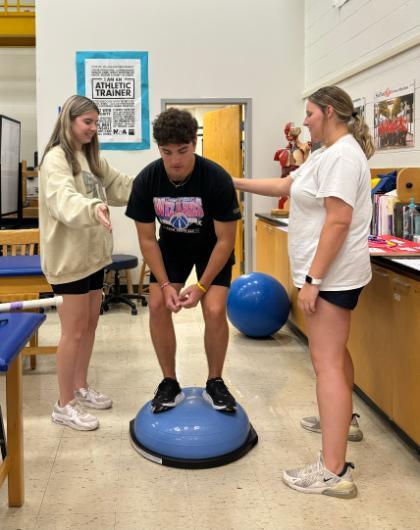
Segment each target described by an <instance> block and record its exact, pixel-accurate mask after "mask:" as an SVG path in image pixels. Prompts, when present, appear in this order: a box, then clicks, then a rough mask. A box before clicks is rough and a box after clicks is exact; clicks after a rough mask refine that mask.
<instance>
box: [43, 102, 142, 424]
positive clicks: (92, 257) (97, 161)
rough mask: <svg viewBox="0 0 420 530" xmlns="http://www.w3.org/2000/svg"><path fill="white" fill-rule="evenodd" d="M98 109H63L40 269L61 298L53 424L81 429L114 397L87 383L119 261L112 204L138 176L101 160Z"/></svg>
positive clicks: (47, 175) (49, 168)
mask: <svg viewBox="0 0 420 530" xmlns="http://www.w3.org/2000/svg"><path fill="white" fill-rule="evenodd" d="M98 117H99V109H98V107H97V106H96V105H95V103H94V102H93V101H91V100H90V99H88V98H86V97H83V96H71V97H70V98H69V99H68V100H67V101H66V102H65V103H64V105H63V107H62V110H61V112H60V115H59V117H58V120H57V123H56V125H55V128H54V131H53V133H52V135H51V138H50V140H49V142H48V144H47V147H46V148H45V152H44V156H43V158H42V161H41V165H40V183H39V222H40V236H41V265H42V270H43V272H44V274H45V276H46V278H47V280H48V281H49V282H50V284H51V285H52V288H53V291H54V293H56V294H59V295H62V296H63V299H64V301H63V304H62V305H61V306H60V307H59V308H58V313H59V317H60V323H61V337H60V341H59V344H58V348H57V374H58V384H59V399H58V401H57V403H56V404H55V405H54V408H53V413H52V419H53V421H54V422H56V423H60V424H64V425H67V426H69V427H71V428H73V429H77V430H93V429H96V428H98V427H99V421H98V419H97V418H96V416H94V415H93V414H89V413H88V412H86V411H85V407H88V408H93V409H108V408H111V407H112V400H111V399H110V398H109V397H108V396H105V395H104V394H102V393H100V392H98V391H96V390H95V389H93V388H91V387H90V386H89V384H88V381H87V374H88V367H89V361H90V358H91V355H92V349H93V344H94V340H95V330H96V326H97V322H98V317H99V311H100V306H101V301H102V287H103V280H104V267H106V266H107V265H109V264H110V263H111V261H112V259H111V254H112V235H111V230H112V228H111V221H110V218H109V210H108V205H109V204H110V205H113V206H124V205H125V204H126V203H127V201H128V198H129V195H130V192H131V186H132V181H133V179H132V177H129V176H127V175H123V174H122V173H119V172H118V171H116V170H115V169H113V168H112V167H111V166H109V165H108V163H107V162H106V161H105V160H104V159H102V158H100V156H99V142H98V135H97V123H98Z"/></svg>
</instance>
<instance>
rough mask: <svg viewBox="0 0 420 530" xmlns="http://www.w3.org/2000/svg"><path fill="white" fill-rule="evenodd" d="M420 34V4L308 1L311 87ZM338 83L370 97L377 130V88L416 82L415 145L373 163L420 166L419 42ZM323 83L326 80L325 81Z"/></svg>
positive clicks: (383, 155) (386, 153) (357, 94)
mask: <svg viewBox="0 0 420 530" xmlns="http://www.w3.org/2000/svg"><path fill="white" fill-rule="evenodd" d="M415 36H417V37H420V2H418V1H412V0H393V1H392V2H391V1H388V0H378V1H376V0H349V1H348V2H347V3H345V4H344V5H343V6H342V7H341V8H339V9H338V8H334V7H333V6H332V1H331V0H306V1H305V79H306V88H305V90H308V88H310V86H316V85H318V84H319V83H320V82H321V81H322V79H324V80H326V84H329V80H330V79H332V78H334V77H335V76H337V75H338V74H339V73H340V72H341V73H343V72H345V71H346V69H347V71H349V72H350V70H351V69H352V68H357V65H361V64H362V63H363V62H364V61H365V60H367V58H370V59H373V58H374V57H375V55H376V56H378V54H379V53H382V52H383V51H384V50H387V49H388V50H391V49H392V47H393V46H395V45H396V44H398V43H401V42H403V41H404V40H405V41H407V40H408V39H412V40H415V39H413V37H415ZM344 77H345V78H344V79H342V80H341V81H340V82H339V83H338V84H339V85H340V86H341V87H342V88H344V89H345V90H347V91H348V92H349V94H350V95H351V96H352V97H353V98H359V97H365V98H366V120H367V123H368V125H369V126H370V127H371V128H372V134H373V113H374V96H375V91H379V90H381V89H385V88H388V87H389V88H391V89H396V88H398V87H400V86H402V85H403V84H405V83H408V82H410V81H412V80H413V79H414V80H415V85H416V90H415V98H417V104H416V102H415V124H414V126H415V135H416V139H415V145H414V147H413V148H405V149H392V150H387V151H380V152H377V153H375V155H374V156H373V157H372V158H371V160H370V161H369V162H370V166H371V167H404V166H411V165H414V166H418V165H420V136H419V135H420V105H419V101H420V100H419V97H420V91H419V88H420V44H419V45H417V46H414V47H412V48H410V49H408V50H406V51H404V52H402V53H399V54H398V55H395V56H393V57H391V58H389V59H386V60H383V61H381V62H379V63H378V64H375V65H374V66H371V67H370V68H368V69H364V70H363V71H361V72H359V73H357V74H354V75H351V76H348V77H346V76H344ZM321 84H323V83H321Z"/></svg>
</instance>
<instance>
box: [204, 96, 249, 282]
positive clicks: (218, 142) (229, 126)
mask: <svg viewBox="0 0 420 530" xmlns="http://www.w3.org/2000/svg"><path fill="white" fill-rule="evenodd" d="M241 123H242V108H241V106H240V105H232V106H229V107H225V108H223V109H220V110H214V111H211V112H206V113H205V114H204V120H203V156H204V157H205V158H209V159H210V160H213V162H216V163H217V164H219V165H220V166H222V167H223V168H224V169H225V170H226V171H227V172H228V173H229V175H231V176H232V177H237V178H242V177H243V159H242V127H241ZM238 201H239V205H240V208H241V213H242V214H243V205H242V204H241V201H240V197H239V194H238ZM243 231H244V224H243V221H242V220H241V221H238V224H237V228H236V242H235V265H234V267H233V270H232V279H234V278H236V277H237V276H239V275H241V274H242V272H243V262H244V235H243Z"/></svg>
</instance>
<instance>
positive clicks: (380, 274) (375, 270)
mask: <svg viewBox="0 0 420 530" xmlns="http://www.w3.org/2000/svg"><path fill="white" fill-rule="evenodd" d="M373 273H374V274H376V275H377V276H381V277H382V278H389V273H388V272H382V271H380V270H379V269H373Z"/></svg>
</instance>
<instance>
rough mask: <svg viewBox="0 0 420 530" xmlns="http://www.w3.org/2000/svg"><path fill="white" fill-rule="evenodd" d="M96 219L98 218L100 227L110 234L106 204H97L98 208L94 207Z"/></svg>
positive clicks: (110, 228) (110, 227) (109, 220)
mask: <svg viewBox="0 0 420 530" xmlns="http://www.w3.org/2000/svg"><path fill="white" fill-rule="evenodd" d="M96 217H97V218H98V221H99V222H100V223H101V225H102V226H103V227H104V228H106V229H107V230H108V232H112V225H111V219H110V217H109V209H108V206H107V205H106V204H104V203H100V204H98V206H97V207H96Z"/></svg>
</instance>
